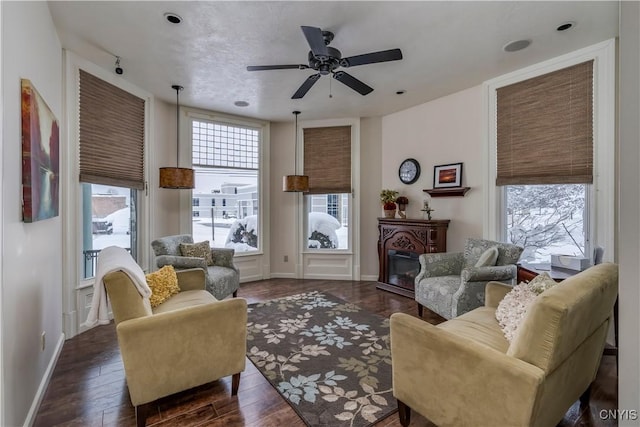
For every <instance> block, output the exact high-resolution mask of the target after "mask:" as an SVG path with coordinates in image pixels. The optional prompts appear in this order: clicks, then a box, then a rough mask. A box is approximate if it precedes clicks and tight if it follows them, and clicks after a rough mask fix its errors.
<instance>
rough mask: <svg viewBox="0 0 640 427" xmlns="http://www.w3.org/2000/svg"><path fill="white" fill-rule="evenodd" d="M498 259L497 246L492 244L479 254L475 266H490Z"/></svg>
mask: <svg viewBox="0 0 640 427" xmlns="http://www.w3.org/2000/svg"><path fill="white" fill-rule="evenodd" d="M497 260H498V248H497V247H496V246H492V247H490V248H489V249H487V250H486V251H484V252H483V253H482V255H480V258H478V262H476V265H475V267H490V266H492V265H496V261H497Z"/></svg>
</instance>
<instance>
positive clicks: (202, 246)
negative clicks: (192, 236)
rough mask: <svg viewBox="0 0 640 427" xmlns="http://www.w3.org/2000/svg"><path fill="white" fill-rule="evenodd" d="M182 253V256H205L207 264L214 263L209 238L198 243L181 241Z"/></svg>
mask: <svg viewBox="0 0 640 427" xmlns="http://www.w3.org/2000/svg"><path fill="white" fill-rule="evenodd" d="M180 253H181V254H182V256H191V257H196V258H204V259H205V261H207V265H213V257H212V256H211V246H209V241H208V240H205V241H204V242H198V243H180Z"/></svg>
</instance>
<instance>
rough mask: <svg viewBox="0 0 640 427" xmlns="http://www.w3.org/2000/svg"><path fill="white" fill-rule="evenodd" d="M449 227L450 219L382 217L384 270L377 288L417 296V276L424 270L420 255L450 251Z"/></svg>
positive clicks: (380, 256)
mask: <svg viewBox="0 0 640 427" xmlns="http://www.w3.org/2000/svg"><path fill="white" fill-rule="evenodd" d="M448 227H449V220H448V219H446V220H425V219H406V218H378V259H379V265H380V270H379V274H378V285H377V286H376V287H377V288H378V289H383V290H385V291H390V292H394V293H396V294H400V295H404V296H407V297H411V298H413V297H414V295H415V286H414V280H413V279H414V278H415V276H416V275H417V274H418V273H419V272H420V263H419V261H418V256H419V255H420V254H424V253H434V252H446V251H447V228H448ZM394 260H395V261H394ZM396 261H398V263H397V264H395V262H396Z"/></svg>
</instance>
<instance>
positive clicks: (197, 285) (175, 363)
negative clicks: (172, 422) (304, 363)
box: [103, 268, 247, 426]
mask: <svg viewBox="0 0 640 427" xmlns="http://www.w3.org/2000/svg"><path fill="white" fill-rule="evenodd" d="M176 273H177V276H178V286H180V292H179V293H178V294H176V295H174V296H172V297H171V298H169V299H168V300H167V301H165V302H164V303H162V304H160V305H159V306H157V307H156V308H154V309H151V306H150V304H149V301H148V300H146V301H145V300H144V299H143V298H142V296H141V295H140V293H139V292H138V290H137V289H136V287H135V285H134V283H133V282H132V280H131V278H130V277H129V276H128V275H127V274H126V273H125V272H123V271H114V272H112V273H108V274H107V275H105V276H104V278H103V282H104V285H105V288H106V290H107V295H108V296H109V301H110V303H111V309H112V311H113V317H114V320H115V323H116V331H117V335H118V344H119V346H120V353H121V354H122V362H123V364H124V370H125V376H126V379H127V386H128V388H129V395H130V396H131V403H132V404H133V405H134V406H135V407H136V418H137V425H138V426H144V425H145V420H146V418H147V415H148V414H149V413H150V411H152V410H153V405H154V402H155V400H157V399H159V398H161V397H165V396H168V395H171V394H174V393H178V392H180V391H183V390H187V389H190V388H193V387H197V386H199V385H202V384H206V383H209V382H212V381H215V380H217V379H220V378H222V377H226V376H229V375H232V381H231V394H232V395H235V394H237V392H238V387H239V386H240V373H241V372H242V371H244V368H245V353H246V348H247V344H246V335H247V333H246V330H247V302H246V300H245V299H244V298H231V299H226V300H224V301H218V300H216V299H215V298H214V297H213V296H212V295H211V294H210V293H209V292H207V291H205V276H204V271H203V270H202V269H199V268H198V269H191V270H184V271H178V272H176Z"/></svg>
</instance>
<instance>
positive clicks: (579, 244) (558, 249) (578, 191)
mask: <svg viewBox="0 0 640 427" xmlns="http://www.w3.org/2000/svg"><path fill="white" fill-rule="evenodd" d="M586 192H587V186H586V185H584V184H553V185H509V186H506V189H505V195H506V228H507V230H506V231H507V240H508V241H509V242H511V243H514V244H516V245H519V246H522V247H524V249H525V250H524V252H523V254H522V257H521V260H523V261H526V262H549V261H550V255H551V254H552V253H553V254H564V255H577V256H585V253H586V252H587V250H586V238H585V236H586V230H588V225H587V224H586V223H585V217H586V215H585V206H586Z"/></svg>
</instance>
